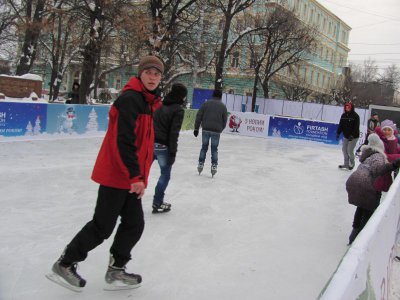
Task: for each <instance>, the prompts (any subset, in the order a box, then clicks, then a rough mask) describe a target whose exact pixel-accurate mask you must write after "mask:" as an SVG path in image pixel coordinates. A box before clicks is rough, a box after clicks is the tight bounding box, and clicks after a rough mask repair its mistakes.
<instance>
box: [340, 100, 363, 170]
mask: <svg viewBox="0 0 400 300" xmlns="http://www.w3.org/2000/svg"><path fill="white" fill-rule="evenodd" d="M341 133H343V137H344V138H343V145H342V152H343V158H344V164H343V165H339V169H348V170H352V169H353V168H354V165H355V161H354V159H355V155H354V148H355V147H356V145H357V141H358V139H359V137H360V117H359V116H358V114H357V113H356V112H355V111H354V106H353V104H352V103H351V102H348V103H346V104H345V105H344V113H343V114H342V116H341V118H340V121H339V127H338V129H337V131H336V140H339V137H340V134H341Z"/></svg>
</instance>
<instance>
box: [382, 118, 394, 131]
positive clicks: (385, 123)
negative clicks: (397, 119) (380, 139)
mask: <svg viewBox="0 0 400 300" xmlns="http://www.w3.org/2000/svg"><path fill="white" fill-rule="evenodd" d="M383 128H390V129H391V130H392V131H395V130H397V126H396V124H395V123H393V121H392V120H388V119H386V120H384V121H382V122H381V129H382V130H383Z"/></svg>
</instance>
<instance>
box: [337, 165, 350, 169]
mask: <svg viewBox="0 0 400 300" xmlns="http://www.w3.org/2000/svg"><path fill="white" fill-rule="evenodd" d="M338 168H339V169H341V170H353V167H350V166H346V165H339V166H338Z"/></svg>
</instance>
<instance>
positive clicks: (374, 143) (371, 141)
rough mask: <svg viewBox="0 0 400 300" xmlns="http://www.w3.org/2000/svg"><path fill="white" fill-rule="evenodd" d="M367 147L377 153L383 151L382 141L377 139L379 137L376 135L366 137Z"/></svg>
mask: <svg viewBox="0 0 400 300" xmlns="http://www.w3.org/2000/svg"><path fill="white" fill-rule="evenodd" d="M368 146H369V147H371V148H373V149H376V150H379V152H384V151H385V146H384V144H383V142H382V140H381V139H380V138H379V135H377V134H376V133H371V134H370V135H369V136H368Z"/></svg>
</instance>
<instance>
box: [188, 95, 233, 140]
mask: <svg viewBox="0 0 400 300" xmlns="http://www.w3.org/2000/svg"><path fill="white" fill-rule="evenodd" d="M227 119H228V111H227V109H226V106H225V104H224V103H222V101H221V99H218V98H212V99H210V100H207V101H206V102H204V103H203V105H202V106H201V107H200V109H199V111H198V112H197V115H196V121H195V123H194V129H195V130H199V128H200V125H201V127H202V128H203V130H206V131H212V132H217V133H221V132H222V131H223V130H224V128H225V126H226V121H227Z"/></svg>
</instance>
